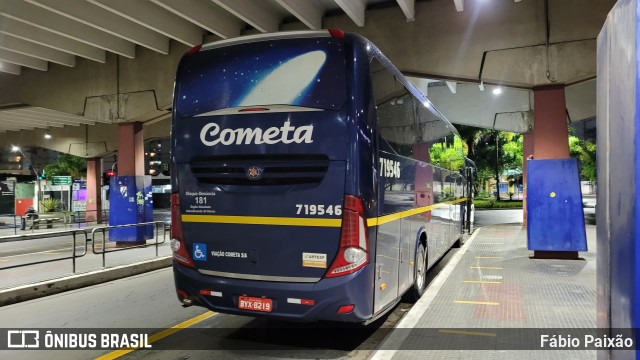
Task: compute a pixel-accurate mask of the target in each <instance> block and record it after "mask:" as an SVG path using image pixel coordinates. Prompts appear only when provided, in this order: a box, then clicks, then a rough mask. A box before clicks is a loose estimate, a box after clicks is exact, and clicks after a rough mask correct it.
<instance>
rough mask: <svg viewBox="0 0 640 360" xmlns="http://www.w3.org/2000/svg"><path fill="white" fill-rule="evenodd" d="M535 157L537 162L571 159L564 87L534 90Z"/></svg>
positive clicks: (555, 86) (546, 87)
mask: <svg viewBox="0 0 640 360" xmlns="http://www.w3.org/2000/svg"><path fill="white" fill-rule="evenodd" d="M533 96H534V103H535V111H534V117H533V132H534V134H535V141H534V142H533V156H534V158H535V159H536V160H542V159H566V158H568V157H569V125H568V122H567V105H566V103H565V98H564V85H553V86H542V87H537V88H534V89H533Z"/></svg>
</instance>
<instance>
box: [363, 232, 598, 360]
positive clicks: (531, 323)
mask: <svg viewBox="0 0 640 360" xmlns="http://www.w3.org/2000/svg"><path fill="white" fill-rule="evenodd" d="M587 241H588V246H589V252H587V253H580V256H581V257H582V259H583V260H573V261H572V260H538V259H530V258H529V256H531V255H532V252H530V251H529V250H528V249H527V236H526V229H523V228H522V227H521V225H490V226H485V227H483V228H480V229H478V230H477V233H476V234H474V236H472V238H470V239H469V240H468V241H467V244H465V246H463V248H462V249H461V250H460V253H458V254H456V255H455V257H457V258H458V259H452V261H451V262H452V263H454V262H455V261H457V264H455V265H454V264H451V265H454V266H455V267H453V268H451V270H450V271H449V272H450V274H447V272H445V271H443V273H441V274H439V275H438V277H436V279H435V280H434V282H433V283H432V284H430V285H429V288H428V289H427V292H426V293H425V295H424V296H423V298H422V299H421V300H420V301H419V302H418V303H417V304H416V305H415V306H414V307H413V308H412V309H411V311H410V312H409V313H408V314H407V315H406V316H405V319H403V320H402V321H401V323H400V324H399V325H398V328H411V329H396V330H395V331H394V333H392V334H391V335H390V336H389V337H388V338H387V340H386V341H385V343H383V345H382V346H381V349H385V350H383V351H378V352H377V353H376V354H375V355H374V356H373V359H394V360H395V359H426V358H429V359H431V358H433V359H563V360H564V359H595V358H596V351H588V350H582V351H578V350H564V351H556V350H508V349H506V350H505V349H504V348H505V346H504V344H505V343H506V341H507V340H506V338H508V337H510V335H513V336H514V337H516V338H517V337H518V336H520V335H522V336H528V335H531V333H529V332H527V330H521V329H524V328H532V329H536V328H556V329H566V328H581V329H592V328H595V327H596V261H595V260H596V229H595V226H587ZM447 275H448V277H447ZM441 276H442V278H441V279H439V278H440V277H441ZM503 328H509V329H512V330H507V331H504V330H501V329H503ZM456 329H459V331H458V330H456ZM534 332H535V331H534ZM542 332H543V331H542ZM534 338H535V343H532V342H531V341H529V342H528V344H537V343H538V341H539V338H540V337H539V335H538V334H537V333H536V335H535V336H534ZM474 342H475V344H476V345H469V344H473V343H474ZM453 343H456V344H457V345H452V344H453ZM514 343H517V342H514ZM477 344H481V345H480V346H479V347H480V348H484V349H492V350H469V349H473V348H476V349H477V348H478V345H477ZM465 346H466V347H467V350H460V349H462V348H464V347H465ZM435 348H438V349H453V350H428V349H435ZM512 348H519V345H515V346H513V347H512ZM403 349H404V350H403ZM406 349H413V350H406Z"/></svg>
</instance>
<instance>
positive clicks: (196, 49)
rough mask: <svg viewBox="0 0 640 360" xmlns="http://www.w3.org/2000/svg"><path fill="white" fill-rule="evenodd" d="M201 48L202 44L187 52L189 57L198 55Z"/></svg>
mask: <svg viewBox="0 0 640 360" xmlns="http://www.w3.org/2000/svg"><path fill="white" fill-rule="evenodd" d="M200 48H202V44H199V45H196V46H194V47H192V48H191V49H189V51H187V56H191V55H193V54H195V53H197V52H198V51H200Z"/></svg>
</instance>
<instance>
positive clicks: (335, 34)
mask: <svg viewBox="0 0 640 360" xmlns="http://www.w3.org/2000/svg"><path fill="white" fill-rule="evenodd" d="M329 34H330V35H331V36H332V37H334V38H336V39H340V40H342V39H344V31H342V30H340V29H336V28H331V29H329Z"/></svg>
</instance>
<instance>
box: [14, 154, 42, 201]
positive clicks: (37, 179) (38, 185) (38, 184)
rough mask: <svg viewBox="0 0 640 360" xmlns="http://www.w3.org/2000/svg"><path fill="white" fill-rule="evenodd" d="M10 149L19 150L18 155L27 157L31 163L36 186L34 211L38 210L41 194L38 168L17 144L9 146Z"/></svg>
mask: <svg viewBox="0 0 640 360" xmlns="http://www.w3.org/2000/svg"><path fill="white" fill-rule="evenodd" d="M11 151H12V152H19V153H20V155H22V157H23V158H24V159H29V162H30V163H31V168H32V169H33V173H34V174H35V175H36V186H37V188H38V190H37V197H38V201H36V204H35V205H36V211H37V212H40V205H39V204H40V196H41V192H40V179H39V178H38V169H36V167H35V165H34V164H33V161H32V159H31V158H28V157H27V155H25V154H24V153H23V152H22V150H20V148H19V147H17V146H12V147H11Z"/></svg>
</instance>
